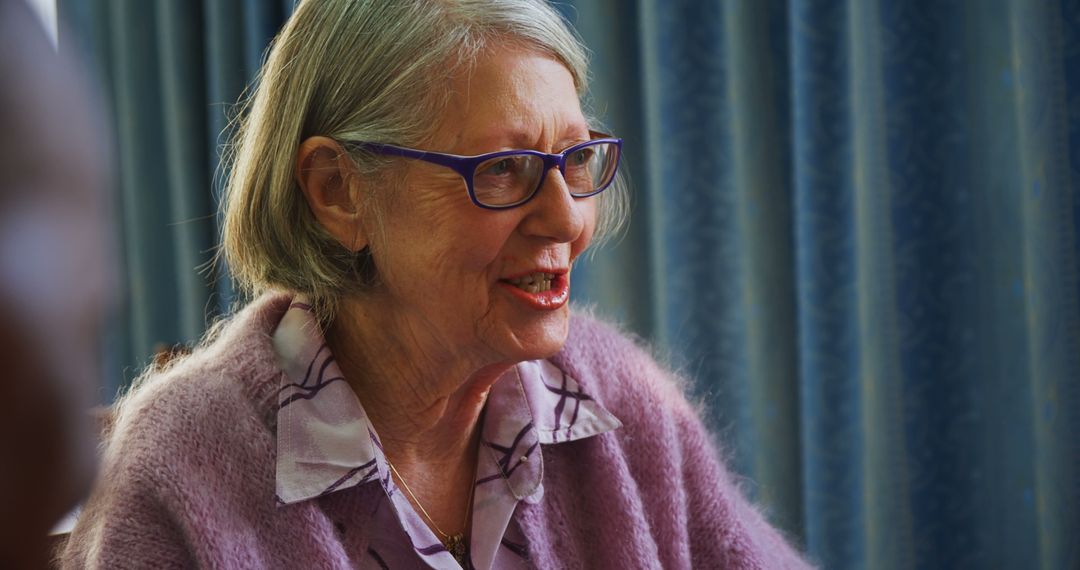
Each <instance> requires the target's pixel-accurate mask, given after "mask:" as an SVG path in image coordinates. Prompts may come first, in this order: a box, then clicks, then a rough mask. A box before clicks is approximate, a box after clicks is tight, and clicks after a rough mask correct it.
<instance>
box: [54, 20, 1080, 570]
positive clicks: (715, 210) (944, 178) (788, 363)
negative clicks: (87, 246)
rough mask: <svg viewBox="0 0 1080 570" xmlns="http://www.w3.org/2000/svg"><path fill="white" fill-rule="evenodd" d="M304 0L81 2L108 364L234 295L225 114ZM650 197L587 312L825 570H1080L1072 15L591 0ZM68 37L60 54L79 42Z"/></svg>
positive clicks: (592, 264)
mask: <svg viewBox="0 0 1080 570" xmlns="http://www.w3.org/2000/svg"><path fill="white" fill-rule="evenodd" d="M290 4H291V2H289V0H285V2H284V3H281V2H278V3H270V2H261V1H255V0H251V1H239V0H235V1H226V2H219V1H216V0H205V1H204V2H202V3H201V4H200V3H179V2H171V1H169V0H160V1H158V2H141V1H137V0H127V1H117V2H111V1H108V2H107V1H105V0H86V1H85V2H65V1H64V0H61V11H62V13H65V15H67V16H68V18H69V19H70V20H71V21H72V22H73V24H74V28H75V30H76V34H75V35H76V36H78V37H80V38H82V39H81V40H80V41H81V42H83V44H82V45H83V46H84V47H83V49H84V51H85V52H87V53H91V54H96V57H97V59H96V61H98V62H99V67H100V69H101V75H102V77H103V78H104V82H105V84H106V85H107V86H108V88H109V89H108V90H109V93H110V101H111V102H112V104H113V108H114V111H115V113H116V117H117V120H116V124H117V133H118V138H119V145H120V146H119V148H120V150H121V152H120V156H119V161H120V165H119V167H120V172H121V173H122V180H121V183H122V186H123V192H122V196H121V200H120V204H118V208H119V209H120V211H121V212H123V220H124V224H123V231H122V235H121V236H120V237H119V239H120V241H121V242H122V243H123V244H124V252H125V260H126V263H127V267H126V270H127V273H126V275H127V278H126V279H127V281H126V283H127V291H128V295H129V297H128V299H129V303H128V312H127V313H126V314H125V316H124V318H123V319H122V321H123V322H121V323H118V329H117V330H118V331H119V332H118V335H117V338H118V340H117V343H116V345H117V350H116V351H114V352H115V354H116V355H117V356H116V357H115V359H116V361H117V362H118V363H119V365H121V366H126V367H128V369H129V370H130V369H134V368H135V367H136V366H137V365H138V363H140V362H145V361H146V359H147V358H148V356H149V354H150V352H151V351H152V348H153V347H154V345H156V344H157V343H161V342H164V343H173V342H182V341H187V340H190V339H194V338H196V337H197V336H198V334H199V333H200V332H201V330H202V327H203V323H204V322H205V318H206V316H207V314H208V313H214V312H219V311H225V310H227V308H228V306H229V303H230V302H231V301H230V292H229V290H228V287H227V279H225V278H222V277H221V276H218V277H219V279H218V280H217V282H216V284H213V283H211V284H208V283H207V281H206V280H205V279H204V278H202V277H199V276H198V274H196V273H194V268H195V267H196V266H198V265H199V264H200V263H204V262H205V260H206V259H207V257H206V253H207V250H208V249H209V247H211V246H212V244H213V239H214V235H215V229H214V228H215V224H214V208H215V206H214V196H215V192H216V188H217V185H216V181H217V179H215V178H214V176H213V174H214V171H215V169H216V160H217V155H218V154H217V145H218V144H219V143H220V142H221V139H219V133H221V132H222V130H223V128H224V127H225V124H226V123H225V121H226V113H225V111H226V109H227V104H228V103H230V102H233V101H235V99H236V97H237V96H238V95H239V93H240V91H241V90H242V88H243V87H244V85H245V84H246V82H247V81H248V80H249V79H250V77H251V74H252V73H253V71H254V70H255V69H256V68H257V66H258V63H259V61H260V57H261V53H262V50H263V49H264V47H265V44H266V41H267V39H268V38H269V37H271V36H272V34H273V33H274V31H275V30H276V28H277V27H278V26H279V25H280V23H281V21H282V20H283V18H284V17H286V16H287V14H288V13H289V5H290ZM559 7H560V9H561V10H563V12H564V13H565V14H566V15H567V17H568V19H570V20H571V21H572V22H573V23H574V24H575V25H576V26H577V28H578V30H579V31H580V32H581V34H582V36H583V37H584V38H585V40H586V43H587V44H588V45H589V46H590V47H591V49H592V50H593V52H594V53H593V56H594V57H593V67H592V71H593V75H594V85H593V87H594V88H593V97H592V101H591V107H592V109H593V110H594V112H595V113H596V114H598V115H599V116H600V117H602V118H603V120H604V121H605V122H606V123H607V125H608V126H609V127H610V128H611V130H612V131H614V132H616V133H618V134H619V135H620V136H623V137H624V138H626V140H627V142H626V159H627V160H626V164H627V167H628V170H629V172H630V175H631V179H632V183H633V199H634V203H635V208H634V213H633V218H632V223H631V225H630V227H629V230H628V231H627V233H626V234H625V236H624V237H623V239H622V240H621V241H619V242H618V243H617V244H615V245H613V246H610V247H608V248H606V249H605V250H603V251H599V252H597V253H596V255H595V256H594V257H593V258H592V259H591V260H590V261H589V262H588V263H587V264H586V265H584V266H582V267H580V268H579V272H580V275H578V277H577V278H576V282H575V283H576V284H577V285H578V286H579V287H578V288H577V290H576V294H577V295H578V300H579V302H588V303H592V304H594V305H596V306H597V307H598V308H599V310H601V311H602V312H604V313H607V314H609V315H612V316H613V317H615V318H617V319H619V320H621V321H623V322H624V323H626V324H627V326H628V328H629V329H630V330H632V331H636V332H637V333H639V334H640V335H641V336H643V337H644V338H645V339H647V340H648V341H650V342H651V343H652V344H653V345H654V346H655V347H656V349H657V352H658V353H659V354H660V355H661V356H662V357H663V358H664V359H666V360H668V361H669V362H670V364H671V365H672V366H674V367H676V368H677V369H679V370H680V371H682V372H683V373H684V374H686V375H687V376H689V377H691V378H693V379H694V380H695V386H696V391H697V394H696V396H697V397H699V398H701V399H702V400H703V401H704V402H705V403H707V405H708V410H709V418H708V419H709V421H710V423H711V425H713V426H714V428H715V429H716V431H717V433H718V434H719V437H720V439H721V440H722V441H723V442H724V446H725V449H726V450H727V453H728V455H729V458H730V462H731V465H732V466H733V468H734V469H735V470H736V471H738V472H739V473H741V474H742V475H744V476H745V477H746V479H747V488H748V490H749V492H751V493H752V494H753V495H754V496H755V498H756V500H758V501H759V502H760V503H761V504H762V505H764V506H765V508H766V509H767V512H768V514H769V516H770V518H771V519H772V520H773V521H774V522H775V523H776V524H777V525H778V526H780V527H782V528H784V529H786V530H787V531H788V532H789V533H790V534H791V535H792V536H793V537H794V539H795V540H796V541H799V542H801V543H802V544H803V545H804V547H805V549H806V550H807V551H808V553H809V556H810V557H811V558H812V559H813V560H814V561H816V562H818V563H820V564H823V565H824V566H825V567H828V568H1017V569H1020V568H1023V569H1027V568H1043V569H1059V568H1060V569H1063V568H1080V361H1078V354H1080V306H1078V298H1080V281H1078V279H1077V270H1078V258H1077V253H1078V251H1080V234H1078V232H1077V230H1076V227H1077V220H1078V219H1080V201H1078V199H1077V196H1076V183H1075V182H1074V179H1076V178H1077V175H1078V173H1080V2H1078V1H1076V0H977V1H976V0H970V1H956V0H934V1H930V0H846V1H843V0H831V1H823V0H753V1H751V0H723V1H713V2H696V1H690V0H667V1H663V2H661V1H658V0H580V1H578V2H565V1H564V2H562V3H560V4H559ZM61 41H62V42H63V39H62V40H61Z"/></svg>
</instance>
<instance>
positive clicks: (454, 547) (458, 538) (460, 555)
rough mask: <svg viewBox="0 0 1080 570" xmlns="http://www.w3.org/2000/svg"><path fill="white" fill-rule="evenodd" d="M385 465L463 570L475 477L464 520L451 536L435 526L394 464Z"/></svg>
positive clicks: (474, 477) (471, 484) (387, 462)
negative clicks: (459, 530)
mask: <svg viewBox="0 0 1080 570" xmlns="http://www.w3.org/2000/svg"><path fill="white" fill-rule="evenodd" d="M386 464H387V465H389V466H390V470H391V471H393V472H394V476H395V477H397V479H398V481H400V482H401V486H402V487H404V488H405V492H406V493H408V494H409V496H410V497H412V500H413V504H415V505H416V506H417V507H418V508H419V509H420V512H421V513H422V514H423V515H424V518H425V519H427V521H428V522H429V523H431V526H432V527H433V528H434V529H435V532H437V533H439V534H440V535H442V537H441V538H440V539H439V541H440V542H442V544H443V546H445V547H446V550H447V551H448V552H450V554H451V555H452V556H453V557H454V560H457V561H458V564H460V565H461V567H462V568H464V567H465V551H466V548H465V546H466V543H465V535H466V534H468V529H469V527H468V524H469V513H471V512H472V504H473V492H474V491H475V490H476V481H475V479H476V475H475V474H473V481H472V482H471V483H470V484H469V503H468V505H466V506H465V519H464V520H463V521H461V532H460V533H458V534H453V535H451V534H447V533H445V532H443V529H441V528H439V525H438V524H436V523H435V520H434V519H432V518H431V515H429V514H428V512H427V509H425V508H424V505H422V504H420V499H417V498H416V495H415V494H414V493H413V492H412V489H410V488H409V484H408V483H406V482H405V478H403V477H402V476H401V473H398V470H397V468H396V467H394V464H393V463H391V462H390V459H389V458H387V459H386ZM475 468H476V467H475V466H474V467H473V469H475Z"/></svg>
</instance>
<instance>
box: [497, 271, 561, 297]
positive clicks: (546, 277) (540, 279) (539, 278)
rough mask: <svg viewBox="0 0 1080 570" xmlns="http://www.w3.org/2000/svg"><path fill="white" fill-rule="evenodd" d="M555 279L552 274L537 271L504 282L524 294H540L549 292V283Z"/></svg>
mask: <svg viewBox="0 0 1080 570" xmlns="http://www.w3.org/2000/svg"><path fill="white" fill-rule="evenodd" d="M554 279H555V274H554V273H543V272H540V271H537V272H535V273H530V274H528V275H523V276H521V277H517V278H515V279H506V280H505V282H506V283H509V284H511V285H513V286H514V287H517V288H518V289H521V290H522V291H525V292H526V293H542V292H544V291H550V290H551V282H552V281H553V280H554Z"/></svg>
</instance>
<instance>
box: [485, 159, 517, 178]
mask: <svg viewBox="0 0 1080 570" xmlns="http://www.w3.org/2000/svg"><path fill="white" fill-rule="evenodd" d="M513 169H514V164H513V160H512V159H509V158H504V159H502V160H500V161H498V162H495V163H494V164H491V165H490V166H488V167H486V168H484V170H483V171H482V172H481V173H480V174H483V175H485V176H504V175H506V174H508V173H510V172H511V171H512V170H513Z"/></svg>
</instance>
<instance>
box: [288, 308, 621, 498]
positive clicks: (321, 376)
mask: <svg viewBox="0 0 1080 570" xmlns="http://www.w3.org/2000/svg"><path fill="white" fill-rule="evenodd" d="M273 345H274V349H275V352H276V354H277V356H278V360H279V365H280V367H281V370H282V374H281V380H280V387H279V389H278V393H277V399H276V405H277V483H276V493H277V500H278V503H279V504H282V505H285V504H291V503H296V502H299V501H304V500H307V499H311V498H314V497H321V496H324V495H328V494H331V493H334V492H336V491H340V490H343V489H348V488H350V487H354V486H357V485H360V484H363V483H368V482H371V481H380V482H381V484H382V486H383V487H384V489H385V490H386V492H387V494H388V495H392V494H393V491H394V489H395V487H394V483H393V480H392V479H391V477H390V471H389V466H388V464H387V462H386V458H385V456H384V455H383V453H382V446H381V444H380V442H379V438H378V435H377V434H376V433H375V430H374V428H373V427H372V425H371V422H370V421H369V419H368V416H367V414H366V413H365V412H364V408H363V406H362V405H361V404H360V401H359V399H357V397H356V394H355V393H354V392H353V390H352V388H350V387H349V384H348V383H346V382H345V378H344V376H343V375H342V373H341V369H340V368H339V367H338V365H337V363H336V362H335V360H334V356H333V355H332V354H331V353H330V348H329V346H328V345H327V344H326V340H325V339H324V337H323V335H322V333H321V332H320V330H319V327H318V324H317V322H316V320H315V318H314V315H313V313H312V311H311V307H310V306H309V305H308V304H307V303H306V302H305V300H304V299H303V298H302V297H296V298H294V300H293V302H292V304H291V305H290V307H289V309H288V311H286V313H285V315H284V317H282V319H281V322H280V323H279V324H278V326H277V329H276V330H275V331H274V335H273ZM621 426H622V424H621V423H620V422H619V420H618V419H616V418H615V416H614V415H612V414H611V413H610V412H609V411H608V410H606V409H605V408H604V407H603V406H601V405H600V404H599V403H598V402H596V401H595V400H593V399H592V398H591V397H590V396H589V395H588V394H587V393H585V392H584V391H583V390H582V388H581V386H580V385H579V384H578V383H577V381H575V380H574V379H573V378H571V377H570V376H569V375H568V374H566V372H564V371H563V370H561V369H559V368H558V367H557V366H555V365H554V364H552V363H551V362H550V361H548V360H534V361H528V362H522V363H520V364H518V365H516V366H515V367H513V368H512V369H511V370H510V371H508V372H507V373H506V374H504V375H503V377H501V378H500V379H499V380H498V381H496V382H495V384H494V385H493V386H492V388H491V391H490V392H489V395H488V402H487V408H486V411H485V419H484V425H483V428H482V431H481V442H482V446H483V449H484V450H487V452H488V453H487V456H488V457H489V458H490V462H491V463H488V467H489V468H488V469H483V468H482V469H479V471H478V472H479V473H481V474H486V476H484V477H485V479H486V481H485V480H480V481H478V482H477V483H478V484H480V483H483V482H491V483H494V481H493V480H494V479H499V478H501V479H504V480H505V482H506V485H507V486H508V488H509V491H510V492H511V493H512V494H513V495H514V497H515V498H517V499H519V500H522V499H525V500H527V501H530V502H532V501H535V500H538V499H539V494H540V493H539V492H540V491H541V490H542V487H541V485H542V483H543V461H542V455H541V451H540V445H541V444H544V445H555V444H561V443H566V442H570V441H575V440H579V439H583V438H587V437H591V436H594V435H598V434H601V433H605V432H608V431H612V430H614V429H617V428H619V427H621ZM482 457H483V455H482ZM481 461H482V462H483V461H484V459H481ZM481 466H483V463H482V465H481Z"/></svg>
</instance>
